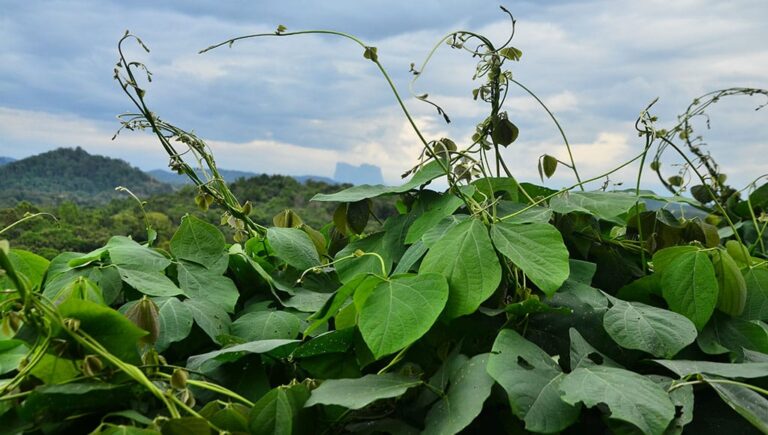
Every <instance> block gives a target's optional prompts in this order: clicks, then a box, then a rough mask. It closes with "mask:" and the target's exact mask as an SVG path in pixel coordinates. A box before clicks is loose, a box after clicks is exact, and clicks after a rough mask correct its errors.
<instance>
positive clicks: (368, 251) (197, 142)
mask: <svg viewBox="0 0 768 435" xmlns="http://www.w3.org/2000/svg"><path fill="white" fill-rule="evenodd" d="M502 10H504V12H505V13H507V14H509V12H508V11H507V10H506V9H504V8H503V7H502ZM510 18H511V14H510ZM514 23H515V22H514V20H512V27H513V30H514ZM305 34H321V35H335V36H337V37H341V38H344V39H346V40H348V41H351V42H353V43H356V44H358V45H359V48H360V51H361V54H362V57H363V58H364V59H366V61H369V62H372V63H373V64H374V65H375V66H376V67H377V68H378V69H379V71H380V72H381V73H382V75H383V76H384V78H385V80H386V81H387V82H388V83H389V84H390V86H391V85H392V82H391V81H390V80H389V76H388V74H387V72H386V69H385V68H384V67H383V65H382V63H381V62H380V60H379V59H380V58H379V56H380V55H381V54H380V53H378V51H377V49H376V47H372V46H368V45H366V44H365V43H364V42H362V41H361V40H359V39H357V38H356V37H354V36H351V35H347V34H344V33H339V32H334V31H302V32H289V31H288V29H286V28H285V27H284V26H279V27H278V28H277V29H276V31H275V32H274V33H265V34H257V35H249V36H244V37H240V38H235V39H231V40H228V41H225V42H223V43H221V44H217V45H215V46H213V47H211V48H209V49H208V50H210V49H214V48H216V47H219V46H224V45H228V46H232V45H233V44H234V43H236V42H238V41H241V40H243V39H249V38H256V37H259V38H261V37H292V36H298V35H305ZM512 35H514V32H512ZM129 41H130V42H138V44H139V45H140V46H141V47H144V48H145V49H146V50H147V51H148V49H147V48H146V47H145V46H144V44H143V42H141V40H139V39H138V38H137V37H135V36H133V35H131V34H129V33H126V35H125V36H124V37H123V38H122V39H121V41H120V43H119V45H118V48H119V53H120V57H119V62H118V63H117V67H116V69H115V78H116V80H117V81H118V83H119V84H120V86H121V88H122V90H123V91H124V92H125V93H126V94H127V95H128V96H129V97H130V100H131V101H132V102H133V103H134V104H135V106H136V107H135V110H134V111H132V113H131V114H127V115H125V116H124V117H123V122H124V124H123V126H124V127H125V128H128V129H130V130H142V129H144V130H148V131H149V132H151V133H153V134H155V136H156V138H157V140H158V141H159V142H160V145H161V146H162V147H163V148H164V150H165V151H166V152H167V153H168V155H169V158H170V166H171V167H172V168H173V169H174V170H177V171H178V172H180V173H184V174H186V175H187V176H188V177H189V178H190V179H191V180H192V181H193V183H194V187H193V188H192V189H193V190H192V192H194V194H195V202H196V203H197V204H198V205H199V206H200V207H202V208H204V209H208V207H210V206H212V205H214V204H216V205H217V206H218V207H219V209H218V214H220V216H221V220H220V222H221V223H222V224H224V225H226V226H227V227H228V228H229V229H228V231H232V239H231V240H232V243H227V239H226V238H225V236H224V234H223V233H222V231H221V229H220V228H219V227H217V226H216V225H212V224H210V223H207V222H205V221H204V220H202V219H199V218H197V217H195V216H193V215H187V216H185V217H183V218H182V220H181V224H180V225H179V227H178V229H177V230H176V231H175V233H174V234H173V236H172V237H171V239H170V242H169V243H168V244H167V245H165V247H163V248H161V247H159V246H158V240H159V239H158V236H157V233H158V228H156V226H155V225H153V223H152V222H150V221H149V220H147V221H145V225H146V227H145V228H144V230H145V234H146V237H145V238H144V239H143V240H146V242H144V243H138V242H137V241H136V240H132V239H130V238H127V237H124V236H119V235H118V236H114V237H111V238H109V240H107V241H106V243H105V244H104V245H103V246H101V247H99V248H97V249H95V250H93V251H91V252H82V253H74V252H68V253H63V254H60V255H58V256H56V257H55V258H54V259H53V260H52V261H50V262H49V261H48V260H46V259H44V258H42V257H40V256H38V255H36V254H34V253H31V252H28V251H26V250H20V249H17V248H14V247H12V246H9V244H8V243H7V242H0V268H2V269H3V270H4V275H3V276H2V277H0V288H2V289H5V290H3V291H2V293H0V310H2V313H3V321H2V329H0V331H2V334H3V336H2V338H3V339H2V340H0V374H2V378H0V399H2V401H0V424H1V425H2V426H1V427H3V429H4V430H8V431H11V432H30V433H40V432H44V433H51V432H59V433H67V432H72V431H80V432H85V431H92V433H95V434H115V433H136V434H146V435H160V434H163V435H167V434H182V433H183V434H195V435H196V434H211V433H252V434H292V433H295V434H304V433H306V434H316V433H323V434H331V433H365V434H378V433H394V434H412V433H422V434H455V433H459V432H463V433H508V434H520V433H530V432H533V433H573V434H582V433H608V432H610V433H622V434H641V433H642V434H651V435H656V434H680V433H682V432H683V431H686V432H691V433H697V434H699V433H701V434H706V433H721V434H722V433H739V434H741V433H752V432H755V431H760V432H763V433H766V432H768V397H766V396H768V324H767V323H766V321H768V249H766V244H768V232H766V229H767V228H768V218H766V213H765V212H766V209H768V183H765V176H762V175H761V176H759V177H757V178H756V179H755V180H754V181H753V182H751V183H750V184H749V185H748V186H745V187H744V188H743V189H737V188H732V187H731V186H727V185H726V184H725V179H724V177H722V175H723V174H722V173H720V171H719V168H718V166H717V165H716V164H714V161H713V157H712V156H709V155H708V154H706V153H703V152H701V150H700V149H697V147H698V142H696V141H695V140H693V141H689V140H688V139H687V138H689V137H695V134H694V132H693V127H691V125H692V124H691V122H690V121H691V120H692V119H695V118H696V117H699V116H706V113H705V109H706V107H708V106H709V105H711V104H714V103H716V102H717V101H718V100H719V99H720V98H723V97H726V96H734V95H755V94H760V95H761V96H765V95H768V91H765V90H758V89H744V88H734V89H731V90H727V91H723V92H725V93H723V92H716V93H712V94H707V95H704V96H702V97H701V98H700V99H697V101H698V102H695V103H694V105H692V108H689V110H688V111H686V112H685V113H684V115H682V116H681V118H680V119H679V120H678V121H677V122H676V123H675V124H674V125H673V126H672V127H670V128H667V129H661V128H658V127H657V122H658V120H657V119H656V117H655V116H654V115H653V114H652V112H651V110H652V105H651V106H648V107H647V108H646V109H645V110H643V111H642V113H641V115H640V117H639V119H638V120H637V124H636V128H637V130H638V133H639V135H640V137H642V138H643V139H644V141H645V146H644V147H643V149H641V150H638V153H637V155H635V156H632V157H630V158H629V159H628V160H627V161H626V162H623V163H617V167H616V168H615V169H613V170H611V171H608V172H606V173H603V174H596V175H594V176H589V177H587V176H586V174H581V173H579V170H578V168H577V162H575V161H574V160H573V159H568V160H567V161H562V160H557V159H555V158H554V157H552V156H549V155H543V156H541V158H540V160H539V169H540V173H541V177H542V178H544V177H550V176H551V175H552V174H553V173H554V172H555V171H557V170H569V171H571V172H573V175H574V178H575V179H576V181H575V182H574V184H573V185H572V186H570V187H568V188H565V189H561V190H559V191H555V190H551V189H548V188H546V187H542V186H538V185H535V184H531V183H524V182H518V180H517V179H515V177H514V176H513V174H511V173H510V171H509V170H508V169H507V166H506V164H505V162H504V158H503V153H502V151H503V149H504V148H506V147H508V146H514V142H515V140H516V139H517V136H518V132H519V130H518V127H517V126H516V125H515V123H514V120H513V119H510V115H509V114H508V113H507V112H506V111H505V110H504V102H505V99H506V96H507V94H508V93H510V92H513V90H517V89H518V88H519V89H522V90H523V91H525V92H531V91H529V90H528V89H527V88H525V87H523V86H522V85H521V84H520V83H518V82H517V81H515V79H513V78H512V73H511V71H510V69H509V67H510V65H511V64H513V62H516V61H519V60H520V59H521V56H522V52H521V51H520V50H518V49H517V48H515V47H513V46H511V45H510V44H511V42H512V37H511V36H510V38H509V39H508V40H506V41H505V42H503V43H502V44H501V45H495V44H494V43H493V42H492V41H490V40H489V39H487V38H485V37H484V36H482V35H478V34H475V33H471V32H467V31H458V32H452V33H450V34H449V35H447V36H446V37H445V38H444V39H443V40H441V41H440V44H439V45H438V47H439V46H440V45H442V44H443V43H447V44H448V45H449V46H450V47H452V48H454V49H463V50H467V51H469V52H470V53H471V55H472V56H473V57H475V58H476V59H477V60H478V66H477V72H476V75H475V77H474V79H477V80H478V81H479V84H478V87H477V88H476V89H475V91H474V92H473V94H474V97H475V98H476V99H479V100H482V101H484V102H486V103H487V105H488V116H487V117H486V118H484V119H482V120H480V122H479V123H478V125H477V129H476V131H475V135H474V136H473V137H472V140H471V143H469V144H458V143H457V142H455V141H453V140H451V139H449V138H434V139H428V138H426V137H424V136H423V134H422V132H421V131H420V130H418V128H416V125H415V123H413V127H414V130H415V131H416V133H417V134H418V137H419V138H420V140H421V141H422V145H423V147H424V151H423V153H422V155H421V157H420V158H419V161H418V162H416V163H415V166H414V167H413V168H411V169H410V170H409V171H408V172H407V175H409V176H410V178H409V179H408V181H406V182H405V183H404V184H402V185H400V186H390V187H384V186H353V187H348V188H346V189H343V190H341V191H339V192H336V193H318V194H317V195H315V196H314V197H313V200H314V201H315V202H317V203H320V204H329V205H328V206H322V205H321V206H317V205H311V206H307V207H319V208H318V209H319V210H325V211H327V212H328V213H330V211H331V210H333V213H332V217H331V219H329V222H328V223H327V224H325V225H322V226H321V224H315V223H311V224H310V223H309V222H310V221H309V218H308V215H309V213H305V212H302V213H295V212H294V211H290V210H289V211H285V212H283V213H280V214H279V215H278V216H276V217H275V218H273V219H271V220H270V221H269V222H267V223H264V222H263V221H261V220H260V219H261V216H260V215H259V214H258V213H260V212H258V213H257V212H255V210H256V209H257V208H260V207H261V204H262V203H258V202H256V201H258V200H261V201H266V203H269V202H270V201H271V200H272V198H271V196H268V195H269V193H265V195H266V196H264V197H263V198H261V197H257V196H255V195H256V192H250V194H251V195H254V196H252V197H251V198H249V197H248V196H249V187H248V186H249V184H248V183H253V184H252V186H255V187H258V188H259V189H261V188H262V187H263V186H262V184H261V183H266V182H267V179H264V180H259V179H258V178H255V179H252V180H249V181H244V182H242V183H240V182H238V183H235V184H234V185H231V186H230V185H228V184H226V183H225V182H223V181H222V179H221V177H219V176H218V170H217V167H216V162H215V159H214V157H213V155H212V154H211V152H210V150H209V149H208V147H207V145H206V143H205V142H204V141H203V140H201V139H200V138H198V137H196V136H195V135H193V134H191V133H190V132H188V131H185V130H182V129H180V128H178V127H176V126H174V125H171V124H169V123H167V122H165V121H163V120H162V119H160V118H158V116H157V115H156V114H155V113H154V112H152V111H151V110H150V109H149V108H148V103H147V101H146V99H145V97H146V95H147V90H146V88H147V86H148V84H147V80H146V79H147V78H148V77H149V72H148V70H147V68H146V67H145V66H144V65H143V64H141V63H138V62H134V61H130V60H128V59H127V58H126V57H125V56H124V54H123V48H124V44H126V43H127V42H129ZM436 48H437V47H436ZM204 51H207V50H204ZM432 54H434V50H433V52H432ZM430 57H431V54H430ZM427 63H428V62H425V63H424V65H422V66H421V67H420V68H418V69H414V75H415V77H416V78H418V77H419V76H421V75H422V74H423V73H424V71H425V68H426V66H427ZM139 74H142V75H141V76H139ZM391 88H392V91H393V94H394V95H395V97H396V100H397V102H398V103H399V104H400V105H401V108H402V110H403V113H404V115H405V116H406V118H407V119H408V120H409V121H411V122H412V118H411V116H410V113H409V111H408V110H407V107H406V106H405V104H404V103H403V100H402V98H401V97H400V95H399V93H398V92H397V90H396V89H395V88H394V86H391ZM534 97H535V95H534ZM418 98H419V99H422V100H425V101H427V102H429V103H430V104H433V105H434V106H435V107H437V110H438V113H439V114H440V115H441V116H444V117H445V118H446V120H447V119H448V115H446V114H445V113H444V112H443V110H442V108H440V107H439V106H437V105H436V103H435V102H431V101H428V100H427V98H428V96H427V95H426V94H425V95H420V96H418ZM537 100H538V98H537ZM547 110H548V109H547ZM553 119H554V116H553ZM555 122H557V121H556V120H555ZM558 126H559V125H558ZM563 138H564V142H565V146H566V147H567V148H568V150H569V154H570V147H569V145H568V141H567V139H566V138H565V135H563ZM692 147H693V148H692ZM178 148H180V149H181V151H182V152H179V149H178ZM182 156H183V158H182ZM184 158H187V159H189V161H190V162H203V165H204V166H205V169H206V174H207V175H206V176H204V177H201V176H200V175H199V174H198V173H197V172H195V170H194V168H193V166H192V165H191V164H190V163H188V161H187V160H184ZM679 160H682V161H683V162H682V163H679ZM635 162H638V163H640V166H639V167H640V168H641V169H640V170H639V173H638V177H637V183H636V185H635V186H634V187H635V188H634V189H633V190H632V191H624V192H609V191H604V190H600V189H598V190H592V191H590V190H588V187H589V186H590V183H593V182H596V183H602V181H603V180H604V179H605V177H607V176H608V175H610V174H612V173H613V172H615V171H616V170H618V169H621V168H624V167H626V166H628V165H630V164H632V163H635ZM672 164H674V166H672ZM646 165H649V166H650V167H651V169H652V170H653V171H655V172H657V173H658V174H659V176H660V177H663V179H664V180H665V183H666V185H667V187H668V188H669V190H670V191H671V193H674V194H675V195H674V196H673V197H661V196H658V195H654V194H652V193H649V192H644V191H641V190H640V188H639V187H640V182H641V179H642V176H643V169H645V166H646ZM668 167H673V168H675V170H677V173H676V174H675V175H672V176H668V175H661V174H663V173H665V172H666V170H667V168H668ZM674 177H678V178H674ZM433 180H441V181H443V182H445V183H446V185H447V186H448V187H447V189H446V190H444V191H435V190H430V189H428V188H427V186H428V185H429V184H430V183H431V182H432V181H433ZM282 183H289V182H288V181H287V180H282V181H275V182H274V183H273V184H274V185H275V186H274V189H275V191H274V192H272V193H277V192H284V191H285V189H284V188H282V187H284V186H285V184H282ZM313 187H315V188H320V187H321V186H313ZM694 187H696V188H695V189H694ZM688 192H690V193H692V196H693V198H689V197H687V196H682V195H681V194H683V193H688ZM382 197H387V198H390V201H396V202H395V209H396V210H397V212H396V213H394V214H392V215H390V216H389V217H388V218H386V219H385V220H384V221H383V223H382V224H381V225H380V226H369V221H371V220H372V217H377V218H378V217H379V216H377V214H378V212H377V209H376V206H375V205H374V203H373V200H374V199H377V198H382ZM291 199H292V198H290V197H289V198H287V199H286V200H289V201H290V200H291ZM293 199H295V198H293ZM646 200H653V201H657V202H659V201H660V202H662V203H665V204H678V203H681V202H682V203H687V204H691V205H692V206H695V207H697V208H699V209H701V210H702V211H703V212H705V213H706V217H705V218H704V219H701V218H698V217H692V218H681V217H676V216H674V215H672V214H671V213H670V212H669V211H668V210H667V209H666V208H661V209H659V210H651V209H649V208H648V207H647V206H646ZM281 205H282V204H281ZM326 207H328V208H326ZM209 210H210V209H209ZM169 213H170V212H169ZM267 215H268V214H267ZM265 218H266V216H265ZM2 231H5V230H2ZM0 234H2V233H0Z"/></svg>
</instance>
